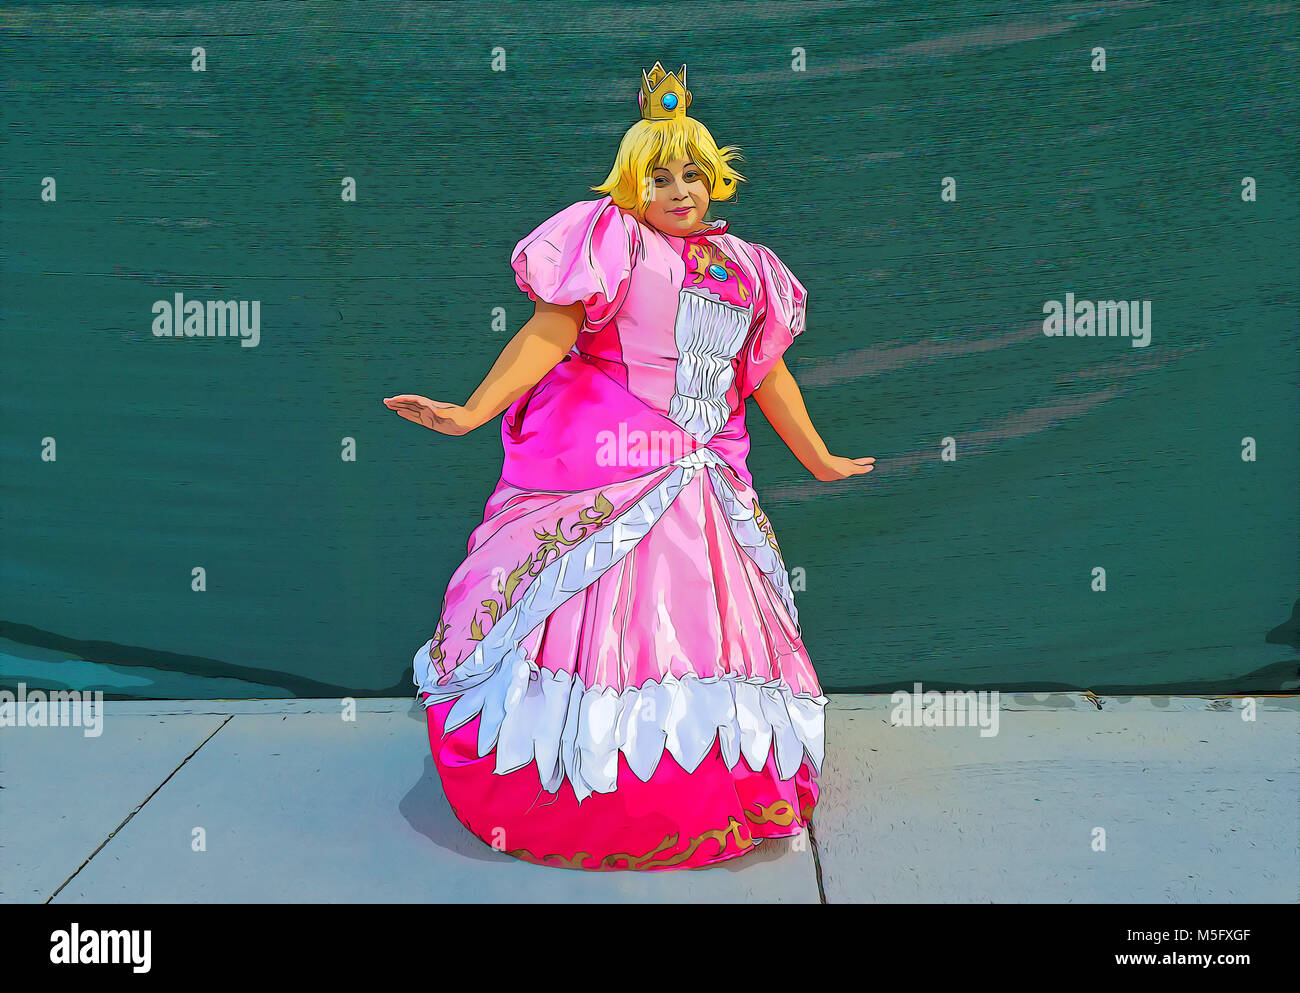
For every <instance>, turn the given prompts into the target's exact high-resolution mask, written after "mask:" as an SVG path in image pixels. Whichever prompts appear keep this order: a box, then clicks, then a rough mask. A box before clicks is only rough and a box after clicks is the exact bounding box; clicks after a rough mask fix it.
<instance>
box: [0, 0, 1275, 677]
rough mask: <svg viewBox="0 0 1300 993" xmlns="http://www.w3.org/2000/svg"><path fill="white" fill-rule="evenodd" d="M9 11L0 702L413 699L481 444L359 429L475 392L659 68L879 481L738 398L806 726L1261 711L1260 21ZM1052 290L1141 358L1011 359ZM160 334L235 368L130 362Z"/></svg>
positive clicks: (628, 12)
mask: <svg viewBox="0 0 1300 993" xmlns="http://www.w3.org/2000/svg"><path fill="white" fill-rule="evenodd" d="M2 13H3V18H2V20H0V23H2V25H3V27H2V28H0V47H2V51H0V56H2V58H0V74H2V77H0V85H2V86H3V92H4V107H5V128H4V132H3V140H4V148H3V177H2V178H3V182H2V183H0V222H2V233H0V239H2V247H3V298H2V299H0V314H2V315H3V334H2V335H0V341H3V363H0V376H2V377H3V381H2V383H0V386H2V391H3V403H4V417H3V425H2V427H0V473H2V478H0V486H2V487H3V495H4V522H3V523H4V532H3V535H4V536H3V539H2V540H3V556H2V559H3V578H2V586H0V593H2V595H3V605H2V607H0V619H2V620H3V624H2V625H0V639H3V640H0V653H2V654H0V684H3V685H5V686H8V687H11V688H12V687H14V686H16V684H17V683H18V682H20V681H23V682H25V683H26V684H27V685H28V686H29V687H32V686H41V687H59V686H68V687H71V688H77V689H97V688H98V689H103V690H105V691H108V692H110V693H112V694H117V695H124V696H143V697H153V696H157V697H240V696H283V695H307V696H329V695H334V694H336V693H353V694H380V693H382V694H389V693H403V694H404V693H407V692H411V693H413V692H414V687H413V686H412V684H411V683H410V659H411V656H412V654H413V653H414V651H415V650H416V648H418V647H419V646H420V644H421V643H422V642H423V641H424V640H425V639H426V638H427V637H429V635H430V634H432V631H433V625H434V622H435V621H436V618H437V611H438V606H439V603H440V600H441V597H442V593H443V590H444V588H445V584H446V581H447V579H448V578H449V576H450V574H451V572H452V570H453V569H454V568H455V567H456V565H457V564H458V563H459V561H460V558H461V557H462V555H463V554H464V551H465V543H466V539H467V538H468V535H469V532H470V530H471V529H472V528H473V527H474V526H475V525H476V524H477V523H478V521H479V519H480V516H481V512H482V508H483V504H484V501H485V499H486V497H487V495H488V493H489V491H490V489H491V487H492V485H493V483H494V482H495V480H496V476H497V473H498V471H499V468H500V441H499V436H498V434H497V431H496V428H495V426H490V427H486V428H484V429H482V430H481V431H479V432H476V433H474V434H472V435H469V436H467V437H464V438H459V439H452V438H446V437H442V436H439V435H435V434H434V433H432V432H427V431H423V430H421V429H419V428H417V427H415V426H414V425H412V424H410V423H408V422H406V421H403V420H400V419H399V418H398V417H396V416H395V415H394V414H392V413H391V412H390V411H388V410H387V409H386V408H385V407H384V406H383V405H382V404H381V402H380V399H381V398H382V397H384V396H389V395H392V394H394V393H399V392H414V393H424V394H426V395H429V396H433V397H438V398H446V399H451V400H455V401H457V402H459V401H462V400H464V399H465V397H467V396H468V395H469V393H470V392H471V391H472V390H473V389H474V387H475V386H476V385H477V383H478V381H479V379H480V378H481V377H482V376H483V374H484V373H485V372H486V371H487V369H488V368H489V367H490V366H491V364H492V362H493V360H494V359H495V357H496V354H497V353H498V351H499V350H500V348H501V347H502V346H503V345H504V343H505V342H506V340H508V338H509V337H510V335H511V334H513V332H514V331H515V330H516V329H517V328H518V327H519V326H520V325H521V324H522V323H523V322H524V321H525V320H526V319H527V318H528V317H529V316H530V314H531V304H529V302H528V300H527V298H526V297H525V296H524V295H523V294H522V293H520V292H519V290H518V289H517V288H516V287H515V285H514V281H513V278H512V276H511V273H510V270H509V266H508V259H509V254H510V249H511V248H512V246H513V245H514V244H515V242H516V241H517V240H518V239H519V238H521V237H522V236H523V235H525V234H526V233H528V232H529V231H530V230H532V228H533V227H535V226H536V225H537V224H538V223H540V222H541V221H542V220H543V219H545V218H546V217H548V216H550V215H551V214H552V213H554V212H555V211H556V210H558V209H559V208H560V207H562V206H565V205H567V204H569V203H572V202H573V201H575V200H579V199H587V198H592V197H594V196H595V194H593V193H591V192H590V190H589V187H590V186H592V185H594V184H596V183H599V182H600V181H602V180H603V179H604V178H605V175H606V172H607V171H608V168H609V165H610V163H611V161H612V157H613V153H614V150H615V148H616V146H617V143H618V139H619V137H620V136H621V134H622V133H623V131H624V130H625V129H626V128H627V127H628V126H629V125H630V124H631V123H632V122H633V120H634V119H635V110H634V107H635V104H634V100H635V92H636V87H637V83H638V80H639V74H640V70H641V69H642V68H643V67H647V68H648V67H649V66H650V65H652V64H653V63H654V61H655V60H656V59H659V60H662V61H663V62H664V63H665V64H666V65H668V66H669V67H670V68H676V66H677V65H678V64H680V63H681V62H685V63H687V64H688V66H689V81H690V85H691V88H692V90H693V92H694V96H695V102H694V103H693V104H692V114H693V115H694V116H696V117H698V118H699V119H700V120H702V121H703V122H704V123H705V124H706V125H707V126H708V127H709V128H710V129H711V131H712V132H713V134H714V136H715V138H716V139H717V140H718V141H719V142H720V143H721V144H735V145H739V146H741V147H742V149H743V151H744V154H745V160H744V162H742V163H741V171H742V172H743V173H744V174H745V175H746V176H747V177H748V179H749V181H750V182H749V184H748V185H747V186H745V187H744V188H743V189H742V192H741V195H740V199H739V201H738V202H735V203H728V204H724V205H715V206H716V209H715V210H714V212H713V216H715V217H725V218H727V220H728V221H729V222H730V223H731V225H732V228H733V230H734V231H735V233H737V234H739V235H740V236H741V237H743V238H745V239H746V240H749V241H752V242H759V243H762V244H765V245H768V246H769V247H771V248H772V249H773V250H774V251H775V252H776V253H777V254H778V255H779V256H780V257H781V258H782V259H783V260H784V261H785V262H786V263H787V264H788V265H789V266H790V267H791V268H792V269H793V270H794V272H795V273H796V274H797V275H798V276H799V278H800V279H801V280H802V281H803V283H804V284H805V286H806V287H807V288H808V291H809V311H808V330H807V333H806V334H805V335H804V336H803V337H801V338H800V339H799V341H798V342H797V343H796V344H795V345H794V346H793V348H792V350H791V352H790V354H789V356H788V358H789V364H790V367H791V369H792V371H793V372H794V374H795V376H796V378H797V379H798V380H799V381H800V382H801V384H802V385H803V388H804V393H805V397H806V399H807V401H808V405H809V408H810V410H811V412H812V415H813V418H814V421H815V422H816V423H817V425H818V426H819V428H820V429H821V432H822V434H823V435H824V437H825V438H826V439H827V441H828V444H829V445H830V447H831V449H832V451H834V452H837V453H839V454H845V455H849V456H859V455H873V456H875V457H876V459H877V462H876V469H875V471H874V472H873V473H871V474H870V475H868V476H867V477H865V478H864V479H861V480H853V481H846V482H843V483H840V484H838V485H832V484H823V483H818V482H816V481H815V480H813V479H812V478H811V477H810V476H808V475H807V474H806V473H805V472H804V470H803V469H802V468H801V467H800V466H799V465H798V464H797V463H796V462H795V461H794V459H793V457H792V456H791V455H790V454H789V453H788V452H787V451H786V450H785V449H784V447H783V446H782V445H781V443H780V442H779V440H778V439H776V437H775V435H774V434H773V433H772V431H771V430H770V428H768V427H767V425H766V423H765V422H763V420H762V418H761V415H760V414H759V412H758V410H757V408H756V407H754V406H753V405H751V411H750V418H749V419H750V424H751V428H752V430H753V433H754V436H755V452H754V454H753V456H752V457H751V461H750V466H751V469H752V470H753V472H754V475H755V482H756V485H757V488H758V492H759V495H760V497H761V498H762V499H763V500H764V504H765V510H766V511H767V512H768V514H769V516H770V518H771V520H772V523H773V525H774V527H775V529H776V533H777V535H778V536H779V538H780V541H781V545H782V549H783V552H784V554H785V556H786V562H787V566H789V567H790V568H791V569H796V568H798V569H802V570H803V575H804V577H805V580H806V589H803V590H801V591H798V592H797V593H796V596H797V598H798V603H799V610H800V618H801V621H802V623H803V627H804V631H805V640H806V643H807V645H808V648H809V651H810V654H811V656H812V658H813V661H814V664H815V665H816V666H817V670H818V672H819V674H820V676H821V678H822V681H823V685H824V688H825V689H826V690H827V691H830V692H834V691H842V690H851V689H891V688H895V687H899V686H905V687H909V688H910V686H911V684H912V683H913V681H915V680H920V681H922V682H923V683H925V684H927V686H931V687H935V688H941V687H942V686H944V685H948V686H953V687H957V686H974V687H981V688H1002V689H1047V688H1093V689H1097V690H1099V691H1109V692H1112V693H1116V692H1121V693H1122V692H1186V691H1207V692H1233V691H1241V692H1247V691H1249V692H1263V691H1269V690H1274V691H1276V690H1281V689H1284V688H1288V687H1290V688H1294V687H1295V686H1296V685H1297V684H1296V682H1295V679H1296V668H1297V656H1298V654H1300V653H1298V652H1297V638H1298V636H1297V633H1296V622H1295V617H1294V615H1293V609H1294V605H1295V604H1296V601H1297V594H1298V593H1300V392H1298V387H1300V346H1298V345H1297V330H1298V329H1297V318H1296V287H1297V275H1298V273H1297V268H1298V267H1300V262H1298V261H1297V260H1298V259H1300V251H1298V250H1297V249H1298V248H1300V246H1298V245H1297V240H1298V234H1297V233H1298V232H1300V223H1298V222H1300V216H1298V214H1300V211H1298V210H1297V203H1296V191H1297V189H1298V188H1300V184H1298V182H1297V180H1298V179H1300V176H1298V175H1297V173H1298V171H1300V170H1298V168H1297V157H1296V154H1295V151H1296V148H1297V147H1300V142H1298V141H1297V134H1296V120H1297V118H1296V93H1297V92H1298V88H1297V86H1296V82H1297V81H1296V79H1295V71H1294V67H1295V65H1296V61H1297V43H1296V36H1297V31H1296V27H1297V20H1298V19H1297V13H1296V7H1295V5H1294V4H1276V5H1264V6H1259V5H1253V6H1249V7H1247V6H1241V7H1234V6H1231V5H1220V4H1216V3H1209V2H1198V3H1184V4H1168V5H1129V4H1120V3H1098V4H1094V5H1079V4H1023V3H965V4H953V5H947V4H943V5H935V7H934V8H930V7H927V6H925V5H904V4H893V3H881V4H854V3H848V4H837V5H825V4H780V3H770V4H743V5H732V6H722V5H712V4H701V5H694V4H681V5H668V6H662V5H651V4H593V5H586V4H576V3H575V4H569V5H550V4H546V5H543V4H527V3H518V4H509V3H507V4H494V5H490V6H489V5H479V4H476V3H475V4H437V5H427V6H426V5H414V4H379V3H373V4H358V3H331V4H300V3H219V4H186V5H170V6H149V5H141V4H138V3H133V4H130V5H116V4H106V5H101V6H99V7H94V6H63V5H61V6H58V7H53V8H48V9H47V8H45V7H44V5H25V4H7V5H5V6H4V7H3V8H2ZM195 45H201V46H204V47H205V48H206V52H207V71H206V72H202V73H198V72H193V71H191V68H190V61H191V54H190V53H191V48H192V47H193V46H195ZM496 46H501V47H502V48H504V49H505V52H506V59H507V62H506V65H507V71H505V72H493V71H491V57H492V50H493V48H494V47H496ZM1095 46H1104V47H1105V49H1106V59H1107V67H1106V70H1105V72H1094V71H1092V69H1091V67H1090V63H1091V61H1092V55H1091V52H1092V49H1093V48H1094V47H1095ZM796 47H801V48H803V49H804V50H805V52H806V59H807V61H806V71H802V72H798V71H793V70H792V68H791V62H792V50H793V49H795V48H796ZM46 176H52V177H54V178H55V179H56V181H57V184H58V185H57V193H58V198H57V202H54V203H47V202H42V200H41V196H40V194H41V183H42V179H43V177H46ZM344 176H352V177H355V178H356V180H357V183H358V194H359V199H358V202H356V203H344V202H342V201H341V199H340V196H339V190H340V185H339V184H340V180H341V179H342V177H344ZM945 176H952V177H953V178H954V179H955V180H956V183H957V200H956V202H948V203H945V202H942V201H941V199H940V183H941V180H942V178H943V177H945ZM1246 176H1250V177H1253V178H1254V179H1255V181H1256V183H1257V186H1258V194H1257V199H1256V200H1255V201H1254V202H1245V201H1243V199H1242V196H1241V184H1242V179H1243V177H1246ZM1067 292H1069V293H1073V294H1074V295H1075V297H1077V298H1079V299H1088V300H1097V299H1124V300H1128V299H1136V300H1149V301H1151V308H1152V325H1153V326H1152V338H1151V342H1150V344H1149V345H1148V346H1147V347H1145V348H1135V347H1132V345H1131V341H1130V340H1129V339H1122V338H1103V339H1088V338H1049V337H1047V336H1045V335H1044V334H1043V332H1042V321H1043V304H1044V302H1045V301H1047V300H1053V299H1056V300H1060V299H1063V298H1064V296H1065V294H1066V293H1067ZM175 293H182V294H184V296H185V297H186V298H187V299H189V298H194V299H228V298H232V299H240V300H250V301H251V300H259V301H261V325H262V326H261V338H260V343H259V344H258V346H257V347H256V348H242V347H240V346H239V343H238V342H237V341H235V340H230V339H216V340H193V339H181V340H168V339H160V338H156V337H154V335H153V334H152V333H151V326H152V322H153V314H152V310H151V308H152V305H153V303H154V301H155V300H159V299H168V300H170V299H171V298H172V297H173V294H175ZM497 307H502V308H505V311H506V313H507V315H508V322H509V328H508V329H507V330H506V331H503V332H502V331H493V330H492V327H491V317H492V311H493V309H494V308H497ZM46 437H53V438H54V439H56V443H57V461H55V462H45V461H42V458H41V446H42V439H44V438H46ZM344 437H352V438H355V439H356V442H357V460H356V461H355V462H343V461H342V460H341V459H340V443H341V439H343V438H344ZM945 437H952V438H953V439H955V442H956V445H957V456H958V457H957V460H956V461H955V462H945V461H943V460H942V459H941V457H940V454H941V441H942V439H944V438H945ZM1245 437H1251V438H1254V439H1255V440H1256V443H1257V446H1258V458H1257V460H1256V461H1253V462H1248V461H1243V459H1242V457H1241V450H1242V439H1243V438H1245ZM194 566H203V567H204V568H205V569H206V572H207V591H206V592H204V593H196V592H193V591H192V590H191V588H190V586H191V569H192V568H193V567H194ZM1096 566H1101V567H1104V568H1105V569H1106V572H1107V585H1108V589H1107V591H1106V592H1104V593H1101V592H1094V591H1093V590H1092V589H1091V570H1092V569H1093V568H1094V567H1096Z"/></svg>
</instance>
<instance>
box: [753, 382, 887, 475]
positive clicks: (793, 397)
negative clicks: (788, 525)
mask: <svg viewBox="0 0 1300 993" xmlns="http://www.w3.org/2000/svg"><path fill="white" fill-rule="evenodd" d="M754 399H755V400H757V401H758V406H759V409H760V410H762V411H763V416H765V417H766V418H767V419H768V420H769V421H770V422H771V424H772V427H773V428H774V429H775V430H776V433H777V434H779V435H780V436H781V440H782V441H784V442H785V444H786V447H787V448H789V449H790V451H792V452H793V453H794V457H795V458H797V459H798V460H799V461H800V462H802V463H803V466H804V468H805V469H807V470H808V471H809V472H811V473H812V474H813V475H814V476H816V477H817V478H818V479H821V480H831V479H845V478H847V477H848V476H859V475H861V474H863V473H866V472H870V471H871V468H872V464H873V463H874V462H875V461H876V460H875V459H874V458H861V459H848V458H844V457H843V456H839V455H832V454H830V452H829V451H827V450H826V443H825V442H824V441H822V439H821V435H819V434H818V433H817V429H816V428H814V427H813V425H812V420H811V419H810V418H809V417H808V408H807V407H805V406H804V402H803V394H802V393H800V392H799V384H798V383H796V382H795V381H794V376H792V375H791V374H790V370H789V369H787V368H786V365H785V359H781V360H780V361H779V362H777V364H776V365H775V366H773V367H772V371H771V372H769V373H768V374H767V375H766V376H765V377H764V378H763V381H762V382H761V383H759V384H758V389H756V390H755V391H754Z"/></svg>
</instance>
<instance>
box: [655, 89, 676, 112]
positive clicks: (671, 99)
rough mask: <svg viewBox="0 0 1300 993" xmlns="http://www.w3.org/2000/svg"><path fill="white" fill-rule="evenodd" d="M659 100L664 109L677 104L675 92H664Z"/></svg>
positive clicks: (669, 108)
mask: <svg viewBox="0 0 1300 993" xmlns="http://www.w3.org/2000/svg"><path fill="white" fill-rule="evenodd" d="M659 102H660V103H661V104H663V105H664V110H672V109H673V108H674V107H676V106H677V94H676V93H665V94H664V95H663V99H661V100H660V101H659Z"/></svg>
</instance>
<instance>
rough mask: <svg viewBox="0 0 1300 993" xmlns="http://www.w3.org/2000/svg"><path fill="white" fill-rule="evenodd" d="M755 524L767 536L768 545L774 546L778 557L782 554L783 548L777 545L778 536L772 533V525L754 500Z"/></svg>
mask: <svg viewBox="0 0 1300 993" xmlns="http://www.w3.org/2000/svg"><path fill="white" fill-rule="evenodd" d="M754 522H755V523H756V524H757V525H758V527H759V530H760V531H762V532H763V533H764V534H765V535H767V543H768V544H769V545H771V546H772V548H773V550H774V551H775V552H776V554H777V555H780V554H781V546H780V545H778V544H777V543H776V535H775V534H774V533H773V531H772V525H771V524H770V523H768V520H767V517H766V516H765V515H764V514H763V512H762V511H761V510H759V509H758V500H757V499H755V500H754Z"/></svg>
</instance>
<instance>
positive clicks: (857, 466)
mask: <svg viewBox="0 0 1300 993" xmlns="http://www.w3.org/2000/svg"><path fill="white" fill-rule="evenodd" d="M875 461H876V460H875V459H874V458H861V459H849V458H845V457H844V456H842V455H828V456H826V458H825V459H823V460H822V461H821V463H820V464H818V465H817V466H816V467H814V468H813V469H811V470H810V471H811V472H812V474H813V476H815V477H816V478H817V479H820V480H821V481H822V482H830V481H831V480H832V479H848V478H849V477H850V476H861V475H863V474H864V473H868V472H870V471H871V469H872V467H873V464H874V463H875Z"/></svg>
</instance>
